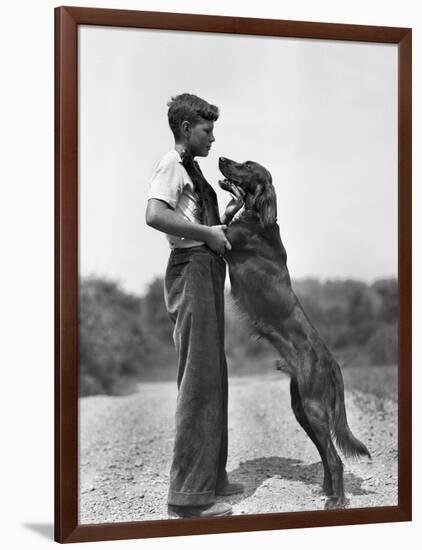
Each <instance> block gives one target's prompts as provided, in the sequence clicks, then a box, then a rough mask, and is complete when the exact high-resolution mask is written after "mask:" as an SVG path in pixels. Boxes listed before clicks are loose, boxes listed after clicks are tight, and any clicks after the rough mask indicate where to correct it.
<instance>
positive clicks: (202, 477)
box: [164, 246, 228, 506]
mask: <svg viewBox="0 0 422 550" xmlns="http://www.w3.org/2000/svg"><path fill="white" fill-rule="evenodd" d="M225 275H226V264H225V262H224V260H223V259H222V258H221V257H220V256H219V255H218V254H215V253H214V252H212V251H211V250H210V249H209V248H208V247H206V246H196V247H193V248H187V249H181V248H178V249H175V250H172V252H171V254H170V258H169V262H168V266H167V271H166V275H165V281H164V296H165V302H166V307H167V311H168V313H169V315H170V318H171V320H172V321H173V323H174V332H173V338H174V344H175V347H176V352H177V356H178V367H177V368H178V370H177V387H178V396H177V404H176V417H175V440H174V449H173V461H172V465H171V469H170V487H169V493H168V503H169V504H173V505H180V506H183V505H198V506H199V505H205V504H210V503H212V502H214V500H215V491H216V489H221V488H222V487H224V486H225V485H226V484H227V483H228V480H227V473H226V462H227V386H228V384H227V363H226V356H225V352H224V279H225Z"/></svg>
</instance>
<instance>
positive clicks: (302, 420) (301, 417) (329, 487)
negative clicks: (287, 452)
mask: <svg viewBox="0 0 422 550" xmlns="http://www.w3.org/2000/svg"><path fill="white" fill-rule="evenodd" d="M290 397H291V404H292V410H293V413H294V415H295V417H296V420H297V421H298V422H299V424H300V425H301V426H302V428H303V429H304V430H305V432H306V433H307V435H308V437H309V438H310V439H311V441H312V442H313V443H314V445H315V446H316V448H317V449H318V452H319V454H320V456H321V460H322V465H323V467H324V483H323V486H322V489H323V492H324V493H325V494H326V495H327V496H332V495H333V480H332V478H331V472H330V468H329V466H328V459H327V453H326V450H325V447H324V446H323V445H321V442H320V441H319V439H318V438H317V436H316V435H315V432H314V431H313V429H312V427H311V424H310V423H309V421H308V418H307V416H306V414H305V410H304V408H303V404H302V400H301V397H300V393H299V387H298V383H297V380H296V378H294V377H292V378H291V379H290Z"/></svg>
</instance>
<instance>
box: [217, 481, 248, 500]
mask: <svg viewBox="0 0 422 550" xmlns="http://www.w3.org/2000/svg"><path fill="white" fill-rule="evenodd" d="M244 490H245V486H244V485H243V483H228V484H227V485H225V486H224V487H222V488H221V489H216V491H215V494H216V495H217V496H219V497H228V496H230V495H237V494H238V493H243V491H244Z"/></svg>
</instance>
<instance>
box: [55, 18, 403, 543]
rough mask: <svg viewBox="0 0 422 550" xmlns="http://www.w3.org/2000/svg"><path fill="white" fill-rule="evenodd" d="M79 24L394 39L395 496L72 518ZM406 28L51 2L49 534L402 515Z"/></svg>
mask: <svg viewBox="0 0 422 550" xmlns="http://www.w3.org/2000/svg"><path fill="white" fill-rule="evenodd" d="M78 25H101V26H114V27H128V28H129V27H132V28H144V29H167V30H175V31H201V32H207V33H231V34H235V35H255V36H273V37H291V38H307V39H324V40H342V41H345V40H347V41H361V42H367V43H390V44H396V45H397V46H398V82H397V86H398V136H397V140H398V198H399V200H398V236H399V241H398V242H399V250H398V295H399V320H398V337H399V358H398V426H399V457H398V465H399V466H398V478H399V489H398V506H391V507H379V508H377V507H374V508H365V509H342V510H327V511H312V512H292V513H282V514H280V513H276V514H259V515H252V516H251V515H247V516H228V517H222V518H212V519H180V520H168V521H167V520H159V521H139V522H125V523H107V524H89V525H79V524H78V439H77V436H78V401H77V398H78V94H77V84H78V82H77V77H78V72H77V69H78V63H77V59H78ZM411 90H412V88H411V29H408V28H395V27H376V26H361V25H344V24H329V23H311V22H297V21H282V20H266V19H252V18H238V17H221V16H204V15H194V14H180V13H162V12H160V13H155V12H142V11H130V10H115V9H96V8H95V9H94V8H81V7H58V8H56V9H55V540H56V541H57V542H60V543H69V542H82V541H98V540H116V539H129V538H142V537H165V536H174V535H179V536H180V535H191V534H208V533H225V532H238V531H259V530H269V529H289V528H300V527H316V526H329V525H350V524H364V523H381V522H395V521H409V520H411V504H412V489H411V468H412V459H411V456H412V453H411V451H412V449H411V430H412V425H411V409H412V402H411V136H412V127H411V102H412V97H411V96H412V91H411Z"/></svg>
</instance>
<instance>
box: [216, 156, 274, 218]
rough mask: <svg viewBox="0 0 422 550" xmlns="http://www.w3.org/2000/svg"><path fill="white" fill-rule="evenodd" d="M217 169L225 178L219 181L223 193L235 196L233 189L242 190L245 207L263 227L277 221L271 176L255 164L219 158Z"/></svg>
mask: <svg viewBox="0 0 422 550" xmlns="http://www.w3.org/2000/svg"><path fill="white" fill-rule="evenodd" d="M218 167H219V168H220V171H221V173H222V174H223V176H224V177H225V178H226V179H225V180H221V181H219V184H220V187H221V188H222V189H224V190H225V191H230V192H232V193H234V194H236V193H235V192H234V191H235V188H236V187H238V188H240V189H242V191H243V192H244V195H245V207H246V209H248V210H251V211H255V212H256V213H257V215H258V217H259V220H260V222H261V223H262V225H263V226H264V227H265V226H267V225H271V224H273V223H274V222H275V221H276V219H277V199H276V194H275V190H274V186H273V184H272V177H271V174H270V173H269V172H268V170H267V169H266V168H264V167H263V166H261V165H260V164H258V163H257V162H252V161H246V162H243V163H239V162H235V161H234V160H230V159H228V158H225V157H220V158H219V161H218Z"/></svg>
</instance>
